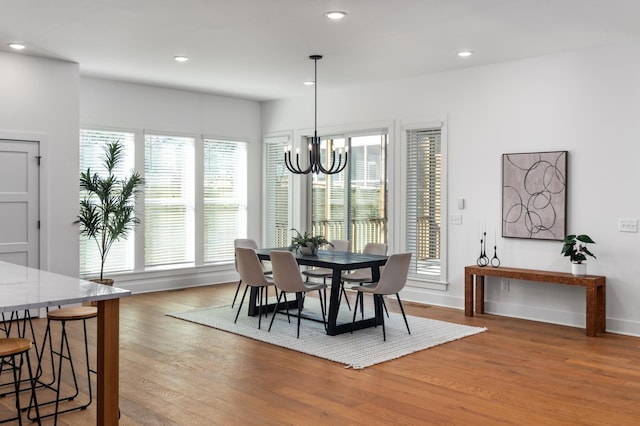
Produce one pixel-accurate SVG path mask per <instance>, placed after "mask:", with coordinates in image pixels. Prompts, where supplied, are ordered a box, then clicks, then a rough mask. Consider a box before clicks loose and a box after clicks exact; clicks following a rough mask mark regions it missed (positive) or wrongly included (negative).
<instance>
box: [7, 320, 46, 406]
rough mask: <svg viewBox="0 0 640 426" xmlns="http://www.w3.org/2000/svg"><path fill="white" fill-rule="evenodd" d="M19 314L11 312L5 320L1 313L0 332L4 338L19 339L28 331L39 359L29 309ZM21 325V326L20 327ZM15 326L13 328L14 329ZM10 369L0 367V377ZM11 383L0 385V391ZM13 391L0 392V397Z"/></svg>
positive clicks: (25, 380) (24, 336)
mask: <svg viewBox="0 0 640 426" xmlns="http://www.w3.org/2000/svg"><path fill="white" fill-rule="evenodd" d="M20 314H21V312H19V311H11V312H10V316H9V318H7V317H6V316H5V312H2V314H1V318H0V332H3V333H4V337H19V338H24V339H26V338H27V331H29V332H30V333H31V341H32V342H33V348H34V349H35V351H36V354H35V356H36V358H38V357H39V350H38V346H36V345H35V335H36V334H35V332H34V328H33V322H32V321H31V313H30V312H29V309H25V310H24V313H22V316H21V315H20ZM21 323H22V325H20V324H21ZM14 325H15V328H14ZM14 329H15V333H14ZM11 368H12V367H11V366H9V367H8V368H6V369H5V368H4V366H0V376H1V375H2V373H3V372H4V371H5V370H10V369H11ZM36 378H37V374H36ZM28 380H29V379H22V381H23V382H28ZM12 384H13V382H6V383H3V384H1V385H0V387H1V388H2V389H4V388H5V386H10V385H12ZM12 393H13V391H12V390H9V391H4V390H2V391H0V397H4V396H7V395H10V394H12Z"/></svg>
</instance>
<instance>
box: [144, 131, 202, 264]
mask: <svg viewBox="0 0 640 426" xmlns="http://www.w3.org/2000/svg"><path fill="white" fill-rule="evenodd" d="M194 144H195V140H194V139H193V138H190V137H179V136H166V135H152V134H146V135H145V265H146V266H157V265H172V264H180V263H191V262H193V261H194V249H195V247H194V245H195V242H194V232H195V223H194V222H195V217H194V216H195V206H194V201H195V185H194V180H195V178H194Z"/></svg>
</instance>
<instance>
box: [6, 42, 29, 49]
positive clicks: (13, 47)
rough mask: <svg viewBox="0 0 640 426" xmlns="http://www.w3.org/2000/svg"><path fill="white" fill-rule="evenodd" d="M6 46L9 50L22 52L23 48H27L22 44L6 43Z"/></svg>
mask: <svg viewBox="0 0 640 426" xmlns="http://www.w3.org/2000/svg"><path fill="white" fill-rule="evenodd" d="M7 46H9V47H10V48H12V49H15V50H22V49H24V48H25V47H27V46H25V45H24V44H22V43H7Z"/></svg>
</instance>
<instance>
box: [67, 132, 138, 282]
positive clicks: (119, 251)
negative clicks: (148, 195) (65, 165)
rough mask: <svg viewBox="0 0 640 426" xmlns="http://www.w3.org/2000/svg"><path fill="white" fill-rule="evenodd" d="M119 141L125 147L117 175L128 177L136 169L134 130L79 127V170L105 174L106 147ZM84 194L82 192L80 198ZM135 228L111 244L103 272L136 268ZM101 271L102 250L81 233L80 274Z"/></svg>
mask: <svg viewBox="0 0 640 426" xmlns="http://www.w3.org/2000/svg"><path fill="white" fill-rule="evenodd" d="M116 141H120V143H121V144H122V146H123V148H124V156H123V160H122V162H121V163H120V165H119V167H118V168H117V170H115V175H116V176H117V177H119V178H124V177H128V176H129V175H130V174H131V172H132V171H133V169H134V150H135V134H134V133H129V132H116V131H101V130H89V129H81V130H80V171H81V172H83V171H86V170H87V168H90V169H91V173H92V174H93V173H98V174H99V175H101V176H105V175H106V169H105V168H104V167H103V158H104V155H105V152H104V148H105V147H106V146H107V145H108V144H110V143H113V142H116ZM84 197H85V194H84V193H83V191H81V192H80V199H83V198H84ZM134 240H135V236H134V232H131V233H129V235H128V237H127V239H126V240H120V241H117V242H115V243H113V245H112V246H111V250H110V251H109V253H108V255H107V261H106V263H105V266H104V272H116V271H130V270H133V268H134V247H135V241H134ZM99 273H100V254H99V252H98V246H97V245H96V242H95V241H94V240H93V239H87V238H86V237H85V236H80V274H81V275H94V274H99Z"/></svg>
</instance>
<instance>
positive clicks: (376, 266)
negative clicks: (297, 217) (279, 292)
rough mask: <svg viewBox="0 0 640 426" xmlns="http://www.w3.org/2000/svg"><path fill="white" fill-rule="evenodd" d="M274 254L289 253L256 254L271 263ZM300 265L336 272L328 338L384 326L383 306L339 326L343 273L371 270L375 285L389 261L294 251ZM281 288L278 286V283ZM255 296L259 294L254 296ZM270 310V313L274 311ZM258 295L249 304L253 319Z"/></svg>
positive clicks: (367, 256) (339, 253) (330, 252)
mask: <svg viewBox="0 0 640 426" xmlns="http://www.w3.org/2000/svg"><path fill="white" fill-rule="evenodd" d="M272 250H288V248H271V249H269V248H264V249H259V250H256V253H257V254H258V258H259V259H260V260H265V261H268V260H270V253H271V251H272ZM292 253H293V254H294V256H295V258H296V262H298V265H303V266H311V267H319V268H327V269H331V270H332V275H331V291H330V298H329V312H328V315H327V327H326V329H327V334H328V335H330V336H336V335H339V334H343V333H350V332H352V331H354V330H360V329H362V328H367V327H375V326H377V325H382V321H383V318H382V315H383V309H382V306H381V305H380V306H379V304H377V303H376V304H375V310H374V316H373V317H370V318H363V319H360V320H357V321H349V322H343V323H338V312H339V308H340V289H341V283H342V274H343V272H347V271H351V270H354V269H364V268H371V277H372V281H373V282H377V281H378V280H379V279H380V267H381V266H383V265H384V264H385V263H386V262H387V259H388V257H387V256H384V255H377V254H364V253H352V252H346V251H337V250H318V251H317V253H316V254H315V255H306V254H302V253H300V252H299V251H292ZM276 287H277V283H276ZM253 293H255V294H253ZM273 308H274V307H273V306H268V307H267V309H271V310H272V309H273ZM263 309H264V307H263ZM257 313H258V310H257V292H256V291H255V289H252V294H251V295H250V300H249V315H257Z"/></svg>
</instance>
